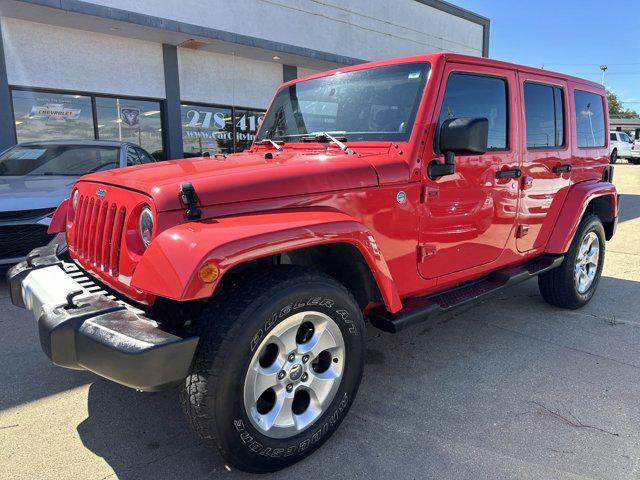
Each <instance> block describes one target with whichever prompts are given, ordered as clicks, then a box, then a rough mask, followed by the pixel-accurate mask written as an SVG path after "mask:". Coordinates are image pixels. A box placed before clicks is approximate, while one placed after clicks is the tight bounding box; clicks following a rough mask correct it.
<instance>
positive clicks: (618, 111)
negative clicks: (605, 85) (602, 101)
mask: <svg viewBox="0 0 640 480" xmlns="http://www.w3.org/2000/svg"><path fill="white" fill-rule="evenodd" d="M607 103H609V115H610V116H612V117H637V116H638V113H637V112H636V111H635V110H631V109H629V108H625V106H624V105H623V104H622V102H621V101H620V99H619V98H618V96H617V95H616V94H615V93H613V92H612V91H611V90H608V89H607Z"/></svg>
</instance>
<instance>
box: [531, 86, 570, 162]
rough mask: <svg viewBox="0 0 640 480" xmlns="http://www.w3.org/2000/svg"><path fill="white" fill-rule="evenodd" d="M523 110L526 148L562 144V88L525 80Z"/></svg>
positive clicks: (559, 145)
mask: <svg viewBox="0 0 640 480" xmlns="http://www.w3.org/2000/svg"><path fill="white" fill-rule="evenodd" d="M524 110H525V117H526V122H527V148H528V149H533V148H553V147H562V146H563V145H564V102H563V99H562V89H560V88H558V87H554V86H552V85H543V84H540V83H532V82H525V84H524Z"/></svg>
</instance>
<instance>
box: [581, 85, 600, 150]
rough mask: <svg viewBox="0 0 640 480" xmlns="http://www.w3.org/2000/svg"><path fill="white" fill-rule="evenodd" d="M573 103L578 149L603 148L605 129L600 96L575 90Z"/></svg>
mask: <svg viewBox="0 0 640 480" xmlns="http://www.w3.org/2000/svg"><path fill="white" fill-rule="evenodd" d="M573 101H574V103H575V109H576V137H577V141H578V147H583V148H585V147H604V145H605V132H606V129H605V125H604V107H603V98H602V96H601V95H598V94H597V93H591V92H584V91H582V90H575V91H574V93H573Z"/></svg>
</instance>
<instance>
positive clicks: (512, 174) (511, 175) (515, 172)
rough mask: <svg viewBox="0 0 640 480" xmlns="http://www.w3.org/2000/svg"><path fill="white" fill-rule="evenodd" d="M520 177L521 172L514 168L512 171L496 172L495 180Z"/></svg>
mask: <svg viewBox="0 0 640 480" xmlns="http://www.w3.org/2000/svg"><path fill="white" fill-rule="evenodd" d="M521 176H522V170H520V169H519V168H514V169H513V170H498V171H497V172H496V178H520V177H521Z"/></svg>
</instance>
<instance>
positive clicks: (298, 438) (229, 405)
mask: <svg viewBox="0 0 640 480" xmlns="http://www.w3.org/2000/svg"><path fill="white" fill-rule="evenodd" d="M305 310H313V311H319V312H321V313H323V314H325V315H327V316H329V317H330V318H331V319H332V320H333V321H334V322H335V323H336V324H337V325H338V327H339V328H340V332H341V333H342V336H343V338H344V345H345V348H344V352H345V359H344V367H343V371H342V377H341V380H340V386H339V388H338V390H337V393H336V394H335V397H333V400H332V401H331V402H330V403H329V405H328V407H327V408H326V409H324V411H323V413H322V414H321V415H320V416H319V417H318V418H317V420H316V421H315V422H314V423H313V424H312V425H311V426H310V427H308V428H306V429H305V430H302V431H301V432H300V433H298V434H296V435H294V436H291V437H288V438H271V437H269V436H265V435H264V434H263V433H262V432H260V431H259V430H258V429H256V428H255V427H254V426H253V425H252V421H251V420H250V419H249V417H248V415H247V412H246V410H245V407H244V396H243V392H244V390H243V389H244V382H245V375H246V372H247V369H248V368H249V365H250V362H251V361H252V359H253V358H254V354H255V352H256V349H257V348H258V345H260V343H261V339H262V338H263V337H264V336H265V335H266V334H267V333H268V332H270V331H271V330H272V329H274V328H275V327H276V326H277V325H278V324H280V323H281V322H283V321H284V320H285V319H286V318H288V317H289V315H290V314H293V313H294V312H295V313H298V312H302V311H305ZM195 328H196V330H197V333H198V334H199V335H200V337H201V341H200V345H199V347H198V351H197V353H196V358H195V361H194V365H193V368H192V373H191V375H190V376H189V377H187V379H186V381H185V385H184V388H182V389H181V402H182V406H183V409H184V412H185V414H186V416H187V418H188V420H189V423H190V424H191V426H192V428H193V429H194V431H195V432H196V434H197V435H198V436H199V437H200V438H201V439H202V440H203V441H204V442H205V443H207V444H209V445H210V446H213V447H215V448H217V449H218V451H219V452H220V454H221V455H222V456H223V457H224V459H225V460H226V461H227V462H229V464H230V465H233V466H235V467H236V468H238V469H240V470H244V471H247V472H253V473H266V472H273V471H277V470H280V469H282V468H285V467H287V466H289V465H291V464H293V463H295V462H298V461H300V460H301V459H303V458H305V457H307V456H308V455H310V454H311V453H313V452H314V451H315V450H316V449H318V448H319V447H320V446H321V445H322V444H323V443H324V442H325V441H326V440H327V439H328V438H329V437H330V436H331V435H332V434H333V433H334V431H335V430H336V429H337V428H338V426H339V425H340V423H341V422H342V420H343V418H344V417H345V415H346V413H347V411H348V410H349V408H350V406H351V404H352V403H353V400H354V399H355V396H356V393H357V391H358V387H359V385H360V379H361V376H362V370H363V366H364V352H365V347H364V320H363V318H362V312H361V310H360V308H359V307H358V304H357V303H356V301H355V300H354V299H353V297H352V296H351V294H350V293H349V292H348V291H347V290H346V289H345V288H344V287H343V286H342V285H340V284H339V283H337V282H336V281H334V280H333V279H331V278H330V277H327V276H325V275H322V274H317V273H311V272H309V271H308V270H306V269H303V268H301V267H297V266H278V267H272V268H268V269H265V270H259V271H256V272H253V273H250V274H247V275H245V276H244V277H242V278H241V279H240V280H238V281H237V282H236V284H235V285H233V286H231V287H229V288H228V289H227V290H226V291H223V292H222V294H221V295H220V296H219V297H216V298H215V299H214V300H213V301H212V302H211V304H210V306H209V307H208V308H205V310H204V311H203V313H202V315H201V317H200V318H199V319H198V321H197V322H196V327H195ZM335 361H336V360H335V359H334V362H335Z"/></svg>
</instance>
